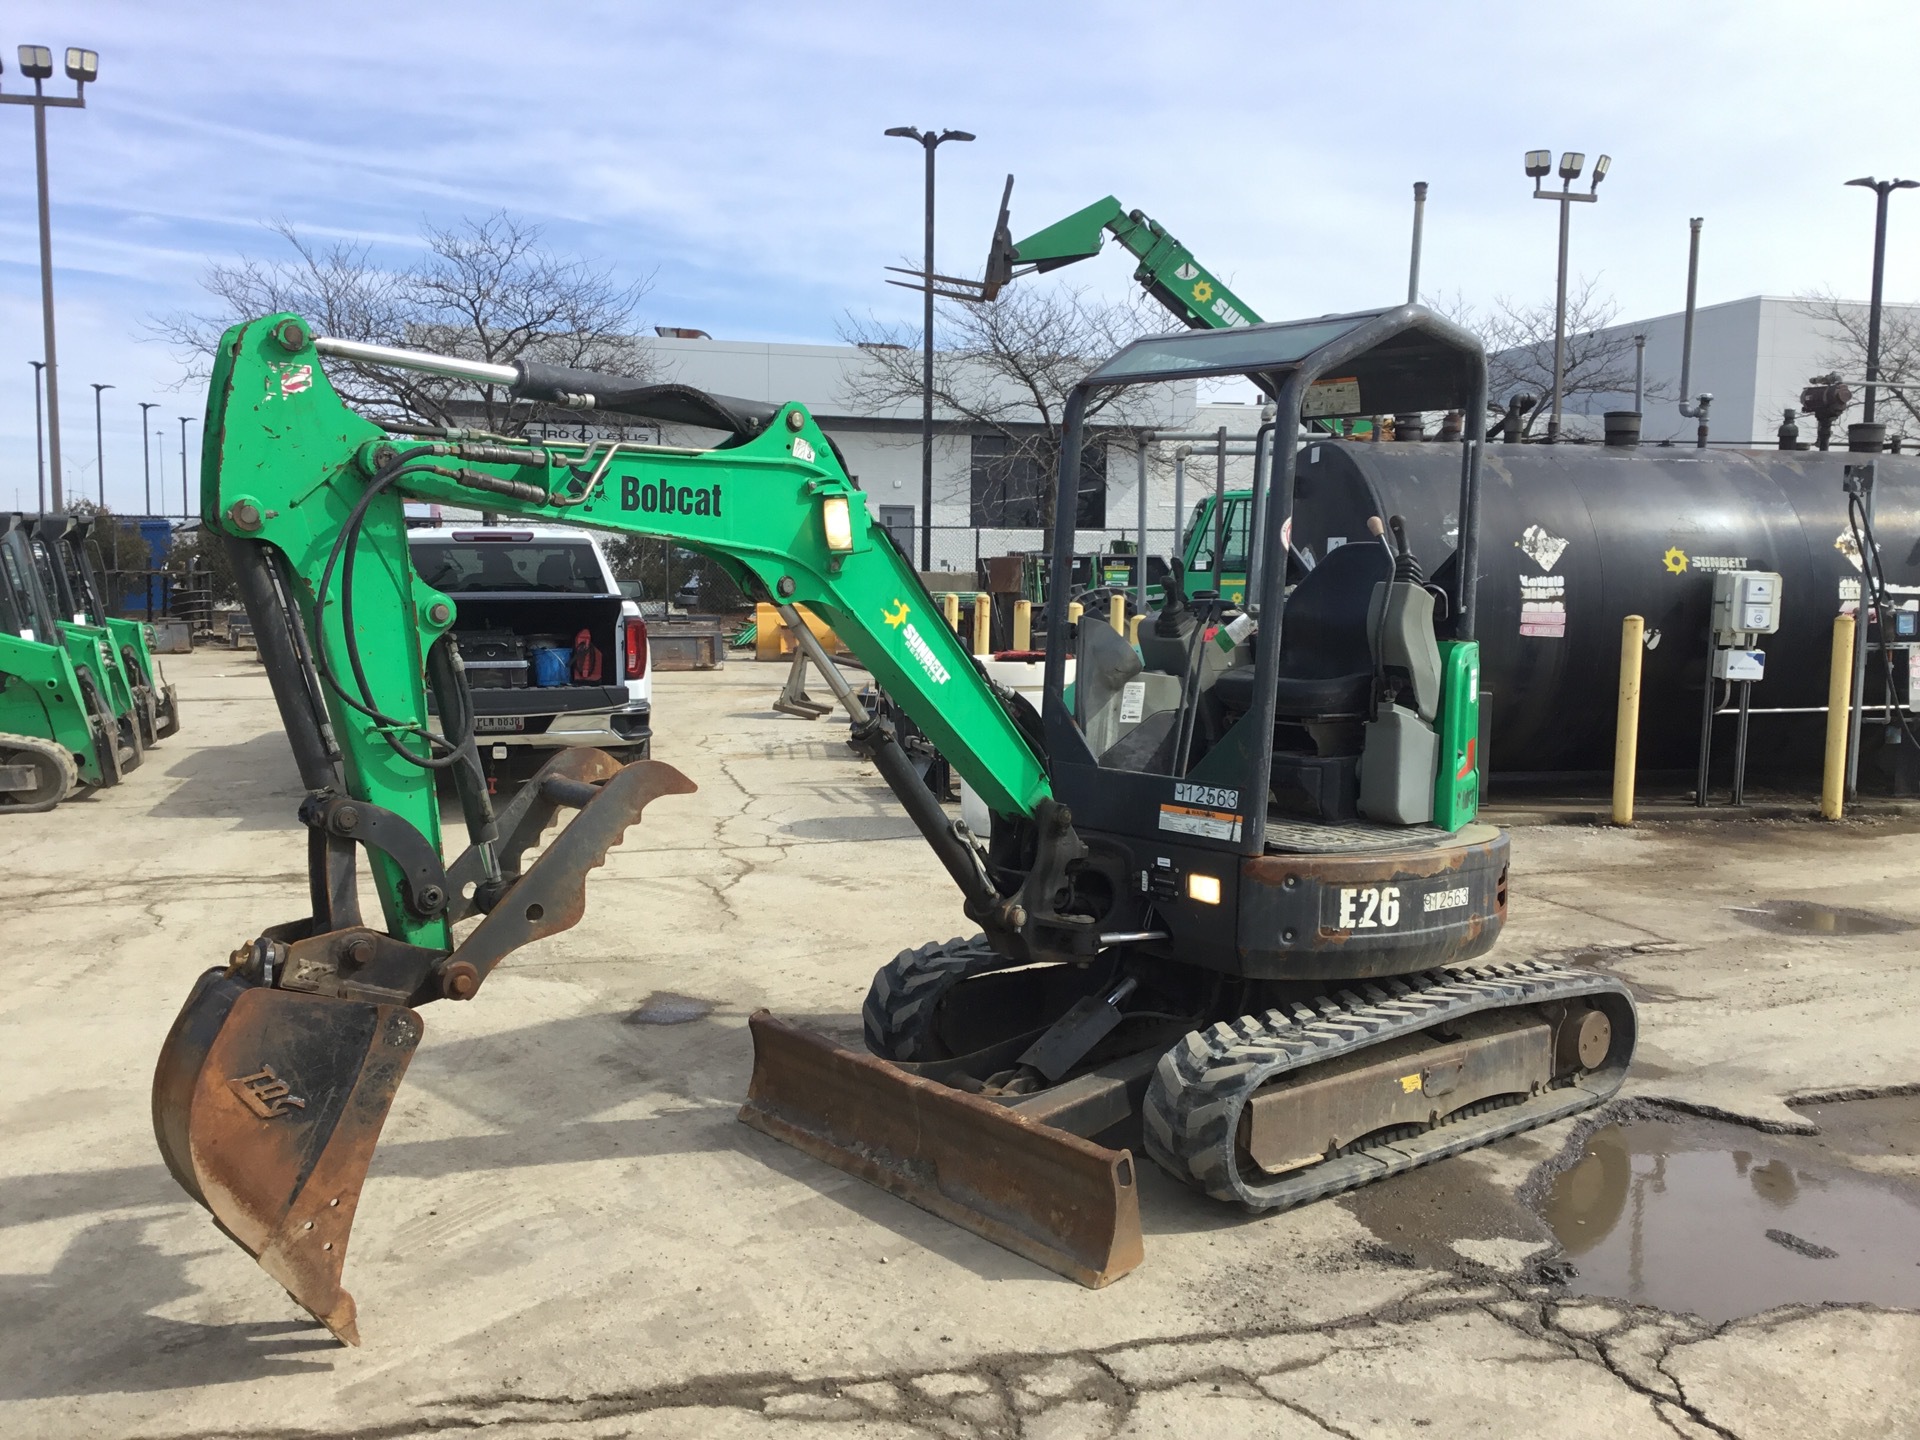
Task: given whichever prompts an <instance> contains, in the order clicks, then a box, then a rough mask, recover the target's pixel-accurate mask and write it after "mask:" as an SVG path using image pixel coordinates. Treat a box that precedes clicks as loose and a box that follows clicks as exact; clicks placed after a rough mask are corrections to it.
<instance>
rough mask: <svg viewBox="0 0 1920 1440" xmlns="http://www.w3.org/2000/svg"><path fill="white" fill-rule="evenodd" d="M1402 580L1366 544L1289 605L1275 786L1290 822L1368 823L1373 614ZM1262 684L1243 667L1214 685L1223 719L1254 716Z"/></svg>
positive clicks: (1277, 686) (1307, 584)
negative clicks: (1365, 779) (1364, 790)
mask: <svg viewBox="0 0 1920 1440" xmlns="http://www.w3.org/2000/svg"><path fill="white" fill-rule="evenodd" d="M1392 579H1393V554H1392V552H1391V551H1390V550H1388V549H1387V547H1386V546H1385V545H1384V544H1382V543H1381V542H1380V541H1378V540H1374V539H1367V540H1357V541H1354V542H1353V543H1352V544H1348V545H1342V546H1341V547H1340V548H1339V549H1337V550H1334V551H1332V552H1330V553H1329V554H1328V555H1327V558H1326V559H1324V560H1322V561H1321V562H1320V563H1319V564H1318V565H1316V566H1315V567H1314V568H1313V569H1312V570H1311V571H1309V572H1308V573H1307V576H1306V578H1305V579H1304V580H1302V581H1301V582H1300V583H1299V584H1298V585H1296V586H1295V587H1294V589H1293V593H1292V594H1291V595H1289V596H1288V597H1287V606H1286V610H1285V611H1284V613H1283V616H1282V619H1281V626H1280V674H1279V676H1278V678H1277V679H1276V680H1275V682H1274V749H1273V765H1272V770H1271V774H1270V781H1269V783H1270V799H1271V802H1272V804H1273V805H1274V807H1275V808H1276V809H1277V810H1278V811H1279V812H1280V813H1283V814H1284V813H1288V812H1292V813H1303V814H1305V815H1307V816H1309V817H1311V818H1313V819H1316V820H1321V821H1332V822H1345V821H1350V820H1354V819H1356V818H1358V815H1359V799H1360V780H1359V761H1360V751H1361V748H1362V746H1363V744H1364V740H1365V721H1366V720H1367V718H1368V717H1369V715H1370V714H1371V713H1372V709H1373V692H1374V683H1375V679H1376V676H1377V671H1378V660H1377V657H1376V656H1375V655H1374V653H1373V643H1372V636H1371V635H1370V634H1369V633H1368V628H1367V610H1368V606H1369V604H1370V602H1371V601H1372V599H1373V594H1374V590H1375V589H1376V587H1378V586H1381V585H1383V584H1386V583H1388V582H1390V581H1391V580H1392ZM1254 643H1255V644H1256V646H1257V645H1258V644H1259V640H1258V638H1257V637H1256V639H1255V642H1254ZM1253 675H1254V667H1253V666H1252V665H1240V666H1236V667H1235V668H1233V669H1231V670H1228V671H1227V672H1225V673H1224V674H1223V675H1221V676H1220V678H1219V679H1218V680H1216V681H1215V682H1214V686H1213V694H1214V696H1215V698H1216V700H1217V702H1218V703H1219V704H1220V705H1221V706H1222V708H1223V709H1225V710H1226V711H1228V712H1229V713H1230V714H1235V715H1241V714H1245V713H1246V712H1247V711H1248V710H1251V709H1252V708H1253Z"/></svg>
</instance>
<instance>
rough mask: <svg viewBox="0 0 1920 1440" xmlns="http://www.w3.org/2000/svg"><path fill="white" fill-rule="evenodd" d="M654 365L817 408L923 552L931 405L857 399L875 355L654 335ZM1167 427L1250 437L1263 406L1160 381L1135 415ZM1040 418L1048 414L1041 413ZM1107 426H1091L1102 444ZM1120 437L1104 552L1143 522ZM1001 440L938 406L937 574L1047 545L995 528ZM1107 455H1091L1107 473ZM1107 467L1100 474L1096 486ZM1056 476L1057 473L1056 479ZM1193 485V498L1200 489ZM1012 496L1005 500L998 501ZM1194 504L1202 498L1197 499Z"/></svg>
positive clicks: (888, 518)
mask: <svg viewBox="0 0 1920 1440" xmlns="http://www.w3.org/2000/svg"><path fill="white" fill-rule="evenodd" d="M644 343H645V344H646V345H647V347H648V348H649V350H650V352H651V355H652V358H653V360H654V373H655V374H656V376H657V377H658V378H659V379H661V380H663V381H672V382H674V383H677V384H682V385H691V386H693V387H695V388H697V389H701V390H705V391H708V392H710V393H714V394H719V395H734V396H738V397H740V398H742V399H747V400H760V401H767V402H771V403H776V404H777V403H781V402H784V401H789V400H797V401H799V402H800V403H801V404H803V405H805V406H806V407H807V408H808V409H809V410H810V411H812V412H813V414H814V416H815V418H816V419H817V420H818V421H819V422H820V425H821V427H822V428H823V429H824V430H826V431H827V432H828V434H830V435H831V436H832V437H833V439H834V442H835V443H836V444H837V445H838V446H839V447H840V451H841V454H842V455H843V456H844V458H845V460H846V464H847V468H848V470H849V471H850V472H851V473H852V475H853V477H854V479H855V480H856V481H857V482H858V483H859V485H860V488H861V489H862V490H863V491H864V492H865V493H866V495H867V501H868V505H869V507H870V509H871V511H872V514H873V517H874V518H875V519H876V520H878V521H879V522H880V523H882V524H884V525H886V526H888V527H889V528H890V529H892V530H893V531H894V532H895V534H896V535H897V536H898V537H899V539H900V541H901V544H902V546H903V548H906V549H907V550H908V553H910V554H914V555H916V556H917V555H918V553H919V539H918V531H917V526H918V525H919V524H920V520H921V517H920V508H921V506H920V501H921V493H920V406H919V404H918V402H917V401H909V402H903V403H901V404H898V405H894V406H891V407H881V408H875V407H873V406H870V405H864V404H861V403H859V402H858V401H857V400H856V399H855V398H854V397H855V396H856V395H857V393H858V391H859V389H860V386H859V384H858V381H857V376H858V372H859V371H860V369H861V367H863V366H865V365H868V364H870V363H872V362H871V357H870V356H869V355H868V354H867V352H865V351H864V350H862V349H861V348H860V347H858V346H853V345H780V344H770V343H765V342H760V341H744V340H714V339H706V338H700V339H682V338H672V337H661V338H658V339H649V340H647V341H645V342H644ZM1133 418H1135V419H1137V420H1138V421H1139V422H1140V423H1144V424H1147V425H1151V426H1152V427H1154V428H1155V429H1156V430H1161V431H1177V432H1182V433H1189V434H1190V433H1193V432H1196V431H1202V430H1204V431H1207V432H1209V433H1211V432H1213V431H1215V430H1217V429H1218V428H1219V427H1220V426H1223V425H1224V426H1226V427H1227V428H1228V430H1229V432H1230V433H1232V434H1234V435H1239V434H1242V433H1248V434H1250V433H1251V432H1252V431H1253V429H1254V427H1255V426H1256V425H1257V424H1258V423H1259V421H1258V415H1257V408H1256V407H1255V406H1252V405H1205V406H1203V405H1200V404H1198V403H1197V401H1196V391H1195V386H1194V385H1193V384H1192V383H1191V382H1185V383H1179V384H1172V385H1164V386H1156V387H1154V388H1153V392H1152V393H1151V394H1150V395H1149V396H1148V397H1147V399H1146V402H1145V404H1144V406H1143V407H1141V408H1140V409H1138V410H1137V411H1136V412H1135V415H1134V417H1133ZM1036 422H1037V416H1036ZM1101 434H1102V431H1101V427H1099V426H1098V425H1097V424H1096V425H1094V426H1091V427H1090V435H1091V436H1092V438H1093V439H1094V440H1095V441H1098V440H1099V438H1100V437H1101ZM1106 434H1107V435H1109V436H1111V437H1112V439H1111V440H1110V442H1109V443H1107V444H1106V445H1105V446H1104V447H1101V448H1103V449H1104V451H1105V455H1104V464H1105V484H1104V490H1103V492H1102V494H1101V495H1100V496H1099V497H1098V498H1097V499H1096V500H1095V501H1094V503H1093V505H1092V510H1091V513H1090V515H1089V516H1088V517H1087V518H1088V519H1089V520H1090V521H1092V520H1095V519H1097V522H1098V523H1088V524H1085V525H1083V527H1082V530H1081V541H1080V543H1081V547H1082V548H1083V549H1088V550H1092V549H1100V548H1104V546H1105V543H1106V542H1107V541H1108V540H1112V539H1132V538H1134V537H1135V535H1136V532H1137V525H1138V515H1139V511H1138V499H1137V497H1138V494H1139V485H1138V473H1139V467H1138V462H1137V460H1136V458H1135V450H1134V442H1133V439H1132V432H1131V431H1130V430H1123V431H1120V432H1118V433H1116V432H1114V431H1113V430H1110V429H1109V430H1108V431H1106ZM1000 444H1001V440H1000V436H999V434H998V433H997V432H996V431H994V430H993V429H992V428H991V427H988V426H984V425H979V424H976V423H972V422H968V421H965V420H963V419H962V418H960V417H957V416H955V415H954V414H952V413H951V412H948V411H944V410H942V409H941V408H939V407H937V406H936V408H935V410H934V442H933V527H934V529H933V546H932V549H933V565H934V568H935V569H936V570H963V571H964V570H973V569H975V568H976V566H975V561H976V558H977V557H980V556H990V555H1001V554H1006V553H1008V552H1010V551H1014V550H1036V549H1044V548H1046V544H1047V540H1046V537H1044V536H1043V535H1042V534H1041V533H1040V531H1039V530H1038V529H1037V528H1033V527H1032V526H1025V527H1023V526H1020V525H1017V524H1006V523H994V522H995V521H996V520H1006V519H1007V518H1009V517H1008V516H1007V515H1006V514H1005V513H1004V509H1003V510H1002V511H1001V513H998V514H996V513H994V509H993V507H992V506H983V503H982V500H983V496H982V477H983V475H984V474H985V473H986V472H987V471H989V470H990V469H991V468H992V462H993V460H994V459H996V458H997V456H998V447H999V445H1000ZM1172 449H1173V447H1172V446H1171V445H1161V446H1157V447H1154V450H1153V453H1152V460H1153V463H1152V464H1151V465H1150V467H1149V478H1148V496H1147V499H1148V547H1149V549H1150V550H1152V551H1154V552H1156V553H1166V551H1167V550H1169V549H1170V548H1171V537H1172V535H1173V532H1174V530H1175V528H1176V523H1175V515H1174V494H1173V490H1174V484H1173V466H1172V458H1173V457H1172ZM1098 464H1099V461H1098V459H1097V458H1094V459H1093V460H1091V461H1090V466H1091V468H1093V469H1095V470H1096V471H1097V467H1098ZM1250 464H1251V462H1250V460H1248V459H1245V458H1242V457H1238V456H1236V457H1232V458H1231V459H1230V461H1229V465H1230V474H1231V476H1232V478H1233V479H1234V480H1235V481H1236V482H1237V483H1239V484H1242V485H1245V484H1247V483H1249V481H1250V475H1251V471H1250V469H1249V468H1248V467H1249V466H1250ZM1192 468H1193V469H1194V470H1195V472H1196V475H1197V474H1198V472H1199V471H1201V470H1204V472H1205V474H1204V479H1205V482H1206V483H1207V484H1209V485H1211V484H1212V483H1213V480H1214V473H1215V472H1214V468H1213V461H1212V460H1211V458H1209V459H1207V460H1206V461H1205V462H1204V464H1202V463H1200V462H1195V463H1194V464H1193V466H1192ZM1097 478H1098V477H1097V473H1096V474H1094V475H1090V476H1089V480H1088V485H1089V488H1090V489H1091V488H1093V486H1094V484H1095V481H1096V480H1097ZM1051 480H1052V477H1050V476H1049V477H1047V481H1048V483H1051ZM1198 483H1199V480H1198V479H1197V478H1196V480H1195V481H1194V482H1193V483H1192V484H1190V485H1189V487H1188V494H1189V496H1193V495H1196V494H1197V491H1196V490H1195V489H1194V488H1193V485H1196V484H1198ZM998 498H999V499H1001V500H1002V501H1004V499H1005V497H1004V496H1000V497H998ZM1188 504H1189V506H1190V505H1191V499H1189V501H1188Z"/></svg>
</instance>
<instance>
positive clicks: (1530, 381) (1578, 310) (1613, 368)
mask: <svg viewBox="0 0 1920 1440" xmlns="http://www.w3.org/2000/svg"><path fill="white" fill-rule="evenodd" d="M1433 308H1434V309H1435V310H1437V311H1438V312H1439V313H1440V314H1442V315H1445V316H1446V317H1447V318H1448V319H1450V320H1452V321H1454V322H1455V323H1456V324H1459V325H1461V326H1464V327H1465V328H1466V329H1469V330H1472V331H1474V332H1475V333H1477V334H1478V335H1479V336H1480V339H1481V342H1482V343H1483V344H1484V345H1485V346H1486V347H1487V399H1488V400H1489V402H1491V403H1492V404H1494V405H1502V404H1504V403H1505V402H1507V401H1509V400H1511V399H1512V397H1513V396H1515V395H1530V396H1532V397H1533V398H1534V400H1535V401H1536V402H1537V403H1536V404H1535V405H1534V406H1533V408H1532V409H1530V410H1529V411H1528V412H1527V414H1526V418H1525V420H1524V421H1523V422H1522V426H1521V433H1522V434H1526V435H1531V434H1532V433H1533V431H1534V426H1535V424H1536V423H1538V424H1540V425H1542V426H1544V425H1545V423H1546V420H1547V418H1549V417H1550V415H1551V413H1552V406H1551V405H1550V404H1549V402H1548V397H1549V396H1550V395H1552V393H1553V321H1554V305H1553V302H1552V301H1551V300H1546V301H1542V302H1540V303H1538V304H1522V303H1521V302H1519V301H1516V300H1512V299H1509V298H1508V297H1507V296H1504V295H1500V296H1496V297H1495V298H1494V301H1493V304H1492V305H1491V306H1489V307H1488V308H1487V309H1486V310H1484V311H1482V310H1478V309H1476V308H1475V307H1474V306H1473V305H1471V304H1469V303H1468V302H1467V301H1466V300H1465V299H1464V298H1463V297H1461V296H1460V295H1458V294H1456V295H1455V296H1454V298H1453V299H1452V300H1451V301H1445V300H1442V301H1439V302H1436V303H1435V304H1434V307H1433ZM1619 314H1620V306H1619V304H1618V302H1616V301H1615V300H1614V299H1613V298H1612V297H1611V296H1609V295H1606V294H1604V293H1602V292H1601V290H1600V288H1599V282H1598V281H1595V280H1590V279H1588V278H1586V277H1585V276H1582V277H1580V278H1579V279H1578V280H1577V281H1575V282H1574V283H1573V284H1571V285H1570V286H1569V287H1568V289H1567V332H1566V333H1567V338H1566V349H1565V355H1564V359H1563V364H1562V378H1561V384H1560V394H1561V404H1562V407H1563V408H1565V406H1566V402H1568V401H1570V400H1572V399H1574V398H1575V397H1576V396H1581V395H1631V394H1632V393H1633V336H1632V335H1630V334H1628V333H1627V332H1626V331H1624V330H1615V329H1611V328H1610V327H1612V325H1613V323H1614V321H1615V320H1616V319H1617V318H1618V317H1619ZM1665 394H1666V387H1665V385H1663V384H1661V383H1660V382H1658V381H1649V382H1648V383H1647V386H1646V398H1647V399H1649V400H1656V399H1660V398H1663V397H1664V396H1665Z"/></svg>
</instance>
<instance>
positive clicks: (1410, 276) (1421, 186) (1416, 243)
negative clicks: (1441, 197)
mask: <svg viewBox="0 0 1920 1440" xmlns="http://www.w3.org/2000/svg"><path fill="white" fill-rule="evenodd" d="M1426 218H1427V182H1426V181H1424V180H1416V181H1414V182H1413V258H1412V260H1411V261H1410V262H1409V263H1408V265H1407V304H1409V305H1418V304H1419V303H1420V232H1421V230H1422V228H1423V227H1424V223H1425V221H1426Z"/></svg>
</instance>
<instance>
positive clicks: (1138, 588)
mask: <svg viewBox="0 0 1920 1440" xmlns="http://www.w3.org/2000/svg"><path fill="white" fill-rule="evenodd" d="M1152 439H1153V432H1152V431H1151V430H1144V431H1142V432H1141V434H1140V440H1139V443H1137V444H1136V445H1135V446H1134V449H1133V453H1134V458H1135V460H1136V461H1138V463H1139V491H1140V493H1139V495H1138V497H1137V499H1138V500H1139V504H1138V505H1137V506H1136V507H1135V509H1136V510H1137V511H1138V515H1137V517H1136V518H1137V523H1138V525H1139V531H1140V534H1139V539H1138V541H1137V542H1136V543H1135V545H1134V547H1133V591H1134V597H1135V600H1136V602H1137V603H1138V605H1139V608H1140V609H1141V610H1143V611H1144V610H1145V609H1146V608H1147V445H1148V444H1149V443H1150V442H1151V441H1152Z"/></svg>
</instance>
